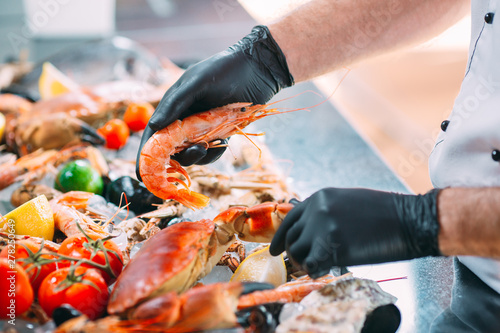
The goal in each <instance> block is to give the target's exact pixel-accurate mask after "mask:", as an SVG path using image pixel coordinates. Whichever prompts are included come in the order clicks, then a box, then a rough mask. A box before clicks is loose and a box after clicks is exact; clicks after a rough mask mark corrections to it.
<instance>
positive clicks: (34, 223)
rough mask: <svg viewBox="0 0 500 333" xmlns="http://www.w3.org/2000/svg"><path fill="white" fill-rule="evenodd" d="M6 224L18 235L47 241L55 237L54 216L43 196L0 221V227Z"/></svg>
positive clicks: (32, 200)
mask: <svg viewBox="0 0 500 333" xmlns="http://www.w3.org/2000/svg"><path fill="white" fill-rule="evenodd" d="M4 223H8V224H9V228H12V227H13V228H14V230H15V233H16V235H28V236H33V237H42V238H44V239H47V240H52V238H53V237H54V215H53V214H52V208H50V204H49V201H48V200H47V198H46V197H45V195H43V194H42V195H39V196H38V197H36V198H33V199H31V200H30V201H28V202H26V203H24V204H22V205H21V206H19V207H17V208H16V209H14V210H13V211H11V212H9V213H8V214H7V215H5V216H4V217H3V220H2V221H0V227H3V224H4Z"/></svg>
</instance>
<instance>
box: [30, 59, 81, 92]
mask: <svg viewBox="0 0 500 333" xmlns="http://www.w3.org/2000/svg"><path fill="white" fill-rule="evenodd" d="M77 90H80V86H79V85H78V84H77V83H76V82H74V81H73V80H71V79H70V78H69V77H67V76H66V75H64V74H63V73H62V72H61V71H60V70H58V69H57V68H55V67H54V66H53V65H52V64H51V63H50V62H45V63H43V67H42V74H41V75H40V78H39V79H38V91H39V92H40V97H41V98H42V99H50V98H53V97H55V96H58V95H61V94H64V93H67V92H70V91H77Z"/></svg>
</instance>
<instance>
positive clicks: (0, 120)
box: [0, 113, 5, 142]
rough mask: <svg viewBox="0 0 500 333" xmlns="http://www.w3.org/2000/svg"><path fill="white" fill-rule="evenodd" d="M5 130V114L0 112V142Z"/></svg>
mask: <svg viewBox="0 0 500 333" xmlns="http://www.w3.org/2000/svg"><path fill="white" fill-rule="evenodd" d="M4 130H5V116H4V115H3V113H0V142H1V141H2V136H3V132H4Z"/></svg>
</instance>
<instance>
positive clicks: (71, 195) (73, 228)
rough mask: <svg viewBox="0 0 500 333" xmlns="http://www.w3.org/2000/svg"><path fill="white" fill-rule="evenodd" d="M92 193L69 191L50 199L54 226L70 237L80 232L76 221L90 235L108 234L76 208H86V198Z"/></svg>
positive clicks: (100, 236)
mask: <svg viewBox="0 0 500 333" xmlns="http://www.w3.org/2000/svg"><path fill="white" fill-rule="evenodd" d="M93 195H94V194H93V193H88V192H80V191H71V192H67V193H65V194H63V195H62V196H60V197H57V198H54V199H52V200H50V206H51V208H52V212H53V214H54V224H55V227H56V228H57V229H59V230H60V231H62V232H63V233H64V234H65V235H66V236H68V237H70V236H73V235H76V234H79V233H81V231H80V229H78V226H77V224H76V222H78V224H79V225H80V227H81V228H82V229H83V230H84V231H85V233H87V234H88V235H90V236H92V235H94V236H96V237H99V238H104V237H107V236H109V233H108V232H107V231H105V230H104V228H103V227H102V226H100V225H98V224H97V223H95V222H94V221H93V220H92V219H91V218H90V217H89V216H87V215H85V214H83V213H81V212H79V211H78V210H77V209H83V208H86V207H87V203H88V200H89V199H90V198H91V197H92V196H93Z"/></svg>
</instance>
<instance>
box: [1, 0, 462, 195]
mask: <svg viewBox="0 0 500 333" xmlns="http://www.w3.org/2000/svg"><path fill="white" fill-rule="evenodd" d="M304 2H307V0H295V1H285V0H279V1H278V0H275V1H272V2H271V1H269V0H267V1H263V0H240V1H236V0H149V1H148V0H120V1H114V0H24V1H11V0H0V8H2V10H1V11H0V46H1V47H0V63H7V62H19V61H23V62H27V63H29V64H31V63H39V62H41V61H43V60H44V59H46V58H47V57H50V56H52V55H54V54H56V53H57V52H59V51H61V50H64V49H66V50H67V49H68V48H70V49H71V48H75V47H76V46H77V45H80V44H81V43H83V42H87V41H92V40H98V39H102V38H107V37H110V36H124V37H127V38H130V39H132V40H134V41H136V42H137V43H139V45H142V46H143V47H145V49H147V50H149V51H150V52H151V53H152V54H153V55H154V56H156V57H157V58H159V59H160V61H162V60H164V61H166V62H168V61H167V59H168V60H171V61H173V62H174V63H175V64H177V65H179V66H181V67H186V66H188V65H189V64H192V63H194V62H196V61H199V60H202V59H204V58H206V57H208V56H211V55H212V54H214V53H216V52H219V51H221V50H223V49H225V48H226V47H228V46H230V45H231V44H233V43H234V42H235V41H237V40H239V39H240V38H241V37H243V36H244V35H246V34H247V33H248V32H249V31H250V29H251V28H252V27H253V26H254V25H255V24H257V23H266V22H269V21H271V20H274V19H276V18H277V17H279V16H281V15H284V14H286V13H287V12H288V11H290V10H292V9H293V8H295V7H296V6H298V5H300V4H302V3H304ZM469 27H470V22H469V18H468V17H467V18H465V19H464V20H462V21H461V22H459V23H458V24H457V25H456V26H454V27H452V28H451V29H449V30H448V31H446V32H445V33H443V34H442V35H441V36H438V37H437V38H435V39H433V40H431V41H429V42H427V43H425V44H423V45H419V46H416V47H413V48H411V49H407V50H403V51H399V52H397V53H392V54H389V55H385V56H382V57H378V58H375V59H370V60H368V61H365V62H363V63H362V64H359V65H355V66H353V67H352V68H349V69H343V70H341V71H339V72H336V73H330V74H328V75H325V76H323V77H321V78H318V79H316V80H314V83H315V84H316V85H317V86H318V87H319V88H320V89H321V90H322V91H323V93H324V94H325V96H329V95H330V94H331V93H332V92H333V91H334V90H335V87H336V86H337V83H338V82H339V76H342V75H343V74H345V73H346V72H347V71H348V75H347V77H346V79H345V80H344V81H343V82H342V84H341V85H340V87H339V89H338V90H337V91H336V92H335V94H334V95H333V97H332V98H331V99H330V101H329V102H331V103H333V104H334V105H335V106H336V107H337V108H338V109H339V111H340V112H341V113H342V114H343V115H344V117H345V118H346V119H347V120H348V121H349V122H350V123H351V124H352V126H353V127H354V128H356V129H357V130H358V132H359V133H360V135H361V136H363V137H364V138H365V139H366V141H367V142H369V144H371V145H372V146H373V148H374V150H375V151H377V152H378V153H379V154H380V156H381V157H382V158H383V159H384V160H385V161H386V162H387V164H388V165H389V166H390V167H391V168H392V169H393V170H394V172H395V173H396V174H397V175H398V176H399V177H400V178H401V179H402V180H403V181H404V182H405V183H406V184H407V185H408V186H409V187H410V188H411V189H412V190H413V191H414V192H424V191H426V190H428V189H430V188H431V183H430V180H429V176H428V172H427V156H428V155H429V153H430V151H431V150H432V147H433V145H434V139H435V137H436V136H437V134H438V133H439V130H440V124H441V122H442V121H443V120H445V119H446V118H447V117H448V115H449V113H450V111H451V107H452V105H453V100H454V98H455V96H456V95H457V93H458V90H459V87H460V84H461V80H462V77H463V74H464V72H465V66H466V62H467V48H468V44H469V37H470V28H469ZM0 80H1V78H0ZM313 111H314V110H313ZM339 158H342V156H339Z"/></svg>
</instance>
